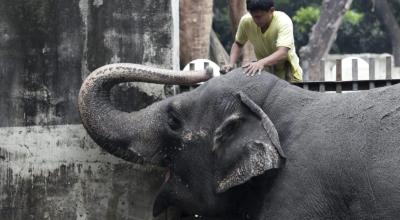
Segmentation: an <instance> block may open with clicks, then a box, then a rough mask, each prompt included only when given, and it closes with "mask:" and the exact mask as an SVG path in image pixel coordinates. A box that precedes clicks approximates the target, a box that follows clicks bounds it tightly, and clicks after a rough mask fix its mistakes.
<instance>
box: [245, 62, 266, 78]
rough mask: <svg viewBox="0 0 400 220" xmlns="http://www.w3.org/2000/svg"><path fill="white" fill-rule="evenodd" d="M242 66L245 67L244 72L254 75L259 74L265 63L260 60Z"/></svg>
mask: <svg viewBox="0 0 400 220" xmlns="http://www.w3.org/2000/svg"><path fill="white" fill-rule="evenodd" d="M242 67H243V68H245V71H244V73H245V74H246V76H254V75H256V74H258V75H259V74H261V71H262V70H263V69H264V65H263V64H262V63H261V62H260V61H257V62H253V63H249V64H246V65H244V66H242Z"/></svg>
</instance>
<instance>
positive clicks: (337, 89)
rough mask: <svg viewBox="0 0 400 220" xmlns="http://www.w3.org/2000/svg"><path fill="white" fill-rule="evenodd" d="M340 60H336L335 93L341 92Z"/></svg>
mask: <svg viewBox="0 0 400 220" xmlns="http://www.w3.org/2000/svg"><path fill="white" fill-rule="evenodd" d="M341 83H342V60H341V59H337V60H336V93H342V84H341Z"/></svg>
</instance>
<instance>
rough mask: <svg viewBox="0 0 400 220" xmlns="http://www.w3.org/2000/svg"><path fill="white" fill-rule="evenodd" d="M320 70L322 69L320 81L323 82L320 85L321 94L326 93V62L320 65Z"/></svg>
mask: <svg viewBox="0 0 400 220" xmlns="http://www.w3.org/2000/svg"><path fill="white" fill-rule="evenodd" d="M319 65H320V66H319V68H320V72H319V74H320V75H319V80H320V81H321V83H320V84H319V91H320V92H325V84H324V81H325V60H321V62H320V63H319Z"/></svg>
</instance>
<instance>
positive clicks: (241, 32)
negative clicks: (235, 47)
mask: <svg viewBox="0 0 400 220" xmlns="http://www.w3.org/2000/svg"><path fill="white" fill-rule="evenodd" d="M245 27H246V22H245V21H244V17H242V18H241V19H240V22H239V26H238V29H237V31H236V36H235V41H236V42H238V43H239V44H241V45H244V44H245V43H246V42H247V33H246V28H245Z"/></svg>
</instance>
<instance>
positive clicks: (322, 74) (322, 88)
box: [307, 60, 325, 92]
mask: <svg viewBox="0 0 400 220" xmlns="http://www.w3.org/2000/svg"><path fill="white" fill-rule="evenodd" d="M319 74H320V75H319V80H320V81H321V82H323V81H325V60H321V62H320V71H319ZM307 86H308V84H307ZM319 91H320V92H325V84H324V83H320V84H319Z"/></svg>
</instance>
